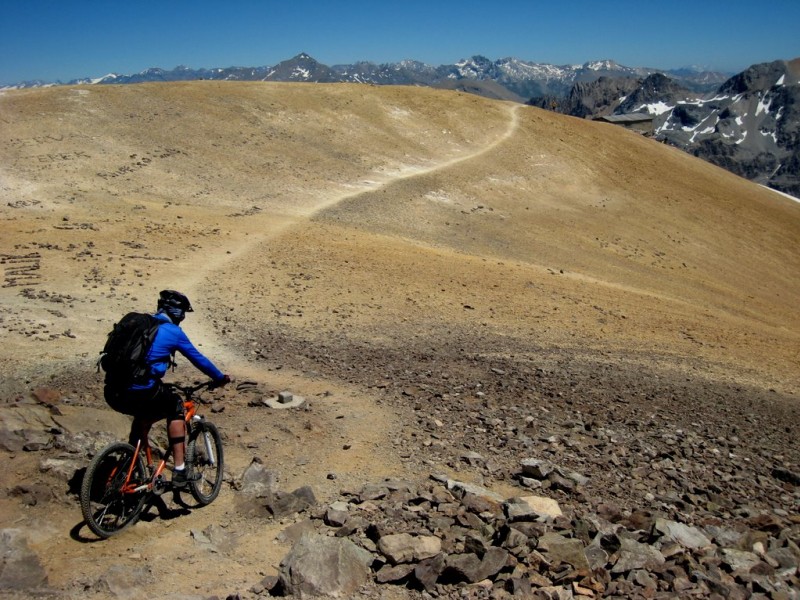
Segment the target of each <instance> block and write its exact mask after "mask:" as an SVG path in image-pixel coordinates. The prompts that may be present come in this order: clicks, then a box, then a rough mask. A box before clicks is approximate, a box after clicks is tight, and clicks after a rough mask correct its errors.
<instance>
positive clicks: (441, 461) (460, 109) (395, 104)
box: [0, 82, 800, 597]
mask: <svg viewBox="0 0 800 600" xmlns="http://www.w3.org/2000/svg"><path fill="white" fill-rule="evenodd" d="M0 131H2V136H0V215H2V221H0V227H1V228H2V230H1V231H2V235H1V236H0V257H1V259H2V260H1V262H2V267H3V269H4V273H3V276H4V279H3V286H2V288H0V298H1V299H2V302H1V303H0V323H1V324H2V327H1V328H0V345H1V347H2V350H0V361H2V362H1V363H0V364H2V368H3V374H4V378H3V382H2V384H0V403H2V404H3V405H5V410H7V411H10V410H12V409H13V410H17V411H19V410H22V409H21V408H20V407H21V406H22V407H25V406H29V407H32V406H33V404H35V403H34V402H33V401H31V400H30V399H29V394H30V392H31V391H32V390H34V389H38V388H44V387H46V388H50V389H51V390H55V391H56V392H57V394H58V396H59V397H60V404H59V406H60V408H59V410H60V412H61V413H62V416H61V418H62V419H64V420H66V421H69V425H68V426H67V425H63V424H62V425H61V426H62V427H64V428H65V429H67V430H69V431H70V433H76V432H79V431H81V430H82V429H83V430H86V431H90V432H91V431H93V432H97V431H104V432H110V433H114V434H115V435H117V436H123V435H124V434H125V421H124V418H123V419H122V420H119V419H116V420H115V415H113V414H112V413H111V412H110V411H108V410H107V409H105V405H104V404H103V402H102V397H101V394H100V376H99V375H97V374H96V373H95V364H94V363H95V360H96V357H97V353H98V351H99V349H100V348H101V347H102V345H103V341H104V337H105V334H106V333H107V331H108V330H109V329H110V328H111V326H112V324H113V323H114V322H115V321H116V320H117V319H118V318H119V317H120V316H121V315H122V314H123V313H124V312H127V311H128V310H152V309H154V308H155V299H156V297H157V294H158V291H159V290H161V289H164V288H174V289H178V290H181V291H183V292H185V293H186V294H187V295H188V296H189V297H190V298H191V300H192V303H193V305H194V306H195V311H196V312H195V313H193V314H191V315H190V316H189V318H188V319H187V321H186V322H185V324H184V328H185V329H186V331H187V333H188V334H189V336H190V337H191V338H192V339H193V341H194V342H195V343H196V344H197V345H198V346H199V347H200V348H201V350H202V351H203V352H206V353H207V354H208V355H209V356H210V357H211V358H212V359H213V360H214V361H215V362H216V363H217V364H218V365H219V366H220V367H221V368H222V369H223V370H224V371H226V372H229V373H230V374H231V375H232V377H234V379H236V380H238V381H240V382H242V381H250V382H253V385H255V386H256V387H257V388H258V389H259V390H261V391H262V392H263V393H265V394H269V393H272V392H274V391H277V390H280V389H285V388H291V389H292V390H293V391H295V392H296V393H298V394H301V395H304V396H307V397H310V398H313V401H312V403H311V406H310V408H308V410H306V411H305V412H299V413H298V412H293V413H291V414H290V416H286V417H284V414H288V413H282V414H280V415H276V414H271V413H268V412H266V411H262V412H253V411H252V409H249V408H248V405H247V402H248V397H246V394H237V392H236V390H235V389H234V388H230V389H227V390H226V391H224V392H223V393H222V394H221V395H220V397H221V398H222V399H223V402H222V404H223V405H225V407H226V408H225V410H224V411H223V412H220V413H218V414H216V415H214V421H215V422H216V423H218V425H219V426H220V428H221V429H223V431H224V433H225V435H226V445H227V446H226V448H227V450H228V465H229V470H230V475H231V478H232V479H236V478H238V477H239V476H240V475H241V472H242V470H243V469H244V468H245V467H246V466H247V464H248V463H249V461H250V459H251V458H252V457H253V456H258V457H259V458H261V459H263V460H264V461H265V463H267V464H269V465H271V466H273V467H275V468H276V469H278V470H279V472H280V473H281V482H282V485H285V486H286V487H292V486H294V487H297V486H299V485H311V486H312V487H314V490H315V492H316V493H317V495H318V496H319V497H320V498H321V499H322V500H326V501H327V500H330V499H332V498H334V497H335V496H336V494H338V493H340V492H341V490H342V489H345V488H346V487H348V486H350V487H351V488H357V487H358V486H360V485H362V484H364V483H367V482H369V481H371V480H372V479H374V478H383V477H405V478H412V479H413V478H414V477H422V478H424V477H425V476H426V475H427V474H428V473H431V472H440V471H444V472H453V471H454V470H455V471H459V470H461V469H463V465H462V464H461V463H460V462H459V459H458V456H459V453H460V452H462V451H464V450H465V448H466V449H469V448H470V445H472V447H473V449H474V448H475V447H476V446H477V447H478V448H479V449H481V448H482V449H483V450H486V451H487V452H489V451H491V450H490V449H491V446H492V444H493V441H492V437H491V432H490V433H487V432H486V431H485V430H484V429H481V430H480V431H479V432H478V433H479V435H478V437H476V438H473V439H472V441H471V442H470V441H467V440H465V439H464V438H463V433H464V428H463V426H462V425H463V422H462V421H459V419H460V418H462V417H463V414H461V415H460V414H459V413H460V412H462V411H461V409H460V407H470V410H478V412H480V410H481V409H480V408H479V407H480V406H481V403H482V402H483V403H484V404H485V406H484V408H485V409H486V410H488V411H491V410H493V408H492V407H493V406H494V407H496V406H509V405H515V406H519V407H520V411H522V412H525V411H527V413H529V414H534V415H537V417H536V418H537V419H538V418H540V417H541V418H542V419H546V418H547V417H544V416H542V412H541V411H542V410H544V412H545V413H550V412H554V413H559V414H561V412H563V413H564V414H567V413H570V414H571V413H575V414H578V415H581V414H582V413H583V414H592V415H594V418H596V419H600V418H603V419H608V421H609V422H610V423H613V422H614V416H615V413H617V411H621V412H619V413H617V414H618V415H621V414H624V415H627V417H626V418H624V419H623V421H627V422H628V423H633V422H634V421H637V422H639V423H640V422H641V420H642V419H644V418H645V414H646V413H648V412H649V411H654V413H655V414H656V415H660V417H661V418H662V419H663V422H662V424H663V423H667V425H664V426H665V427H667V428H669V427H671V426H672V424H676V426H677V425H678V424H679V425H681V426H683V427H690V426H693V425H697V427H698V429H703V427H705V430H706V433H707V435H709V436H710V437H711V438H715V437H716V436H718V435H720V436H729V435H733V433H731V432H735V433H736V435H737V439H745V440H747V443H748V444H749V445H748V446H747V447H746V448H739V449H737V450H736V452H741V453H742V454H744V455H746V456H758V455H759V452H760V451H761V449H762V448H768V449H769V452H770V454H769V455H768V456H767V455H764V456H762V457H761V458H759V460H761V461H762V462H761V463H758V464H759V465H761V466H763V467H764V468H769V467H772V466H776V465H781V466H783V467H785V468H787V469H790V470H792V469H793V470H794V472H797V471H798V469H799V468H800V462H798V461H800V457H799V456H798V451H797V447H796V439H797V436H798V433H800V432H799V431H798V425H797V423H798V419H797V417H798V413H799V412H800V406H798V398H797V394H798V393H800V368H799V365H800V256H799V255H798V253H797V249H798V247H799V246H800V204H797V203H795V202H792V201H791V200H789V199H787V198H786V197H783V196H781V195H778V194H776V193H774V192H772V191H770V190H767V189H764V188H761V187H759V186H756V185H754V184H751V183H749V182H747V181H745V180H743V179H740V178H738V177H735V176H733V175H731V174H729V173H727V172H725V171H723V170H721V169H718V168H716V167H713V166H711V165H709V164H707V163H705V162H703V161H701V160H698V159H694V158H692V157H689V156H687V155H685V154H683V153H681V152H680V151H677V150H675V149H671V148H669V147H667V146H664V145H660V144H658V143H655V142H653V141H652V140H648V139H645V138H643V137H640V136H638V135H636V134H633V133H630V132H626V131H624V130H622V129H620V128H616V127H614V126H611V125H606V124H599V123H591V122H585V121H582V120H578V119H573V118H570V117H563V116H559V115H556V114H553V113H549V112H545V111H542V110H538V109H535V108H532V107H527V106H522V105H517V104H512V103H505V102H497V101H490V100H486V99H482V98H479V97H476V96H473V95H468V94H464V93H457V92H450V91H441V90H438V91H437V90H432V89H424V88H403V87H372V86H363V85H311V84H309V85H301V84H260V83H221V82H195V83H175V84H163V85H161V84H146V85H129V86H119V87H117V86H103V87H99V86H98V87H91V88H89V87H58V88H51V89H37V90H19V91H14V92H7V93H4V94H2V95H0ZM192 376H193V373H192V372H191V368H190V367H189V366H188V365H187V363H186V361H183V363H182V364H181V366H180V367H179V369H178V371H177V372H176V374H175V377H177V378H178V379H181V378H184V379H188V378H190V377H192ZM623 397H624V398H625V402H624V406H619V405H617V404H615V402H617V401H619V400H620V399H621V398H623ZM631 402H632V403H633V404H631ZM36 408H38V407H36ZM31 410H33V408H31ZM426 411H430V412H429V413H426ZM422 413H425V414H427V416H426V417H424V418H423V417H422V416H420V415H421V414H422ZM15 414H16V413H15ZM87 415H90V416H87ZM26 418H28V419H30V418H32V417H30V415H27V417H26ZM428 418H431V419H436V420H437V422H438V423H440V424H441V425H439V427H441V430H440V431H439V432H438V434H437V435H436V436H434V438H433V440H434V441H431V438H429V437H428V435H427V434H426V433H425V431H426V429H425V427H424V426H423V423H427V422H428ZM649 418H650V419H651V420H652V419H653V418H654V417H653V416H652V415H650V417H649ZM9 419H10V418H7V419H6V422H7V423H8V422H11V421H10V420H9ZM448 419H450V420H448ZM698 422H699V423H700V424H699V425H698ZM28 424H29V425H30V421H28ZM7 428H8V430H9V431H13V428H11V427H10V426H8V427H7ZM18 429H19V428H18ZM467 430H469V427H468V428H467ZM629 433H631V435H632V436H633V437H635V436H636V434H635V433H632V432H629ZM481 436H483V437H481ZM0 452H2V453H3V454H5V455H6V456H10V457H11V459H13V460H10V459H9V460H6V459H4V462H5V463H6V464H9V465H12V466H11V467H10V468H9V469H6V470H5V472H4V473H3V474H2V475H0V486H1V487H2V488H3V489H5V490H7V492H8V493H7V494H5V497H3V498H2V499H0V510H1V511H2V512H1V513H0V514H2V518H0V526H2V527H5V528H9V527H20V526H23V525H24V526H25V527H28V528H29V529H30V530H31V531H32V532H33V533H31V535H30V539H29V544H30V546H31V547H32V548H33V550H34V552H36V554H37V555H38V556H39V557H40V559H41V560H42V562H43V564H44V568H45V570H46V571H47V574H48V579H49V585H50V586H52V588H54V589H56V590H61V592H62V593H64V594H79V593H81V592H82V590H84V589H89V590H91V591H93V593H96V594H99V595H103V594H108V595H111V596H114V595H118V596H119V595H120V594H118V593H117V592H115V591H114V586H113V585H112V586H110V587H109V586H108V585H106V587H103V586H101V585H100V584H98V581H100V579H99V578H101V576H102V573H103V568H104V565H105V566H107V565H108V564H109V562H110V563H114V564H131V565H133V564H136V565H137V568H138V567H139V566H141V564H142V563H141V559H142V558H144V560H145V563H146V564H147V568H148V569H149V571H148V573H149V575H148V576H149V577H150V578H151V579H152V581H150V579H148V580H147V581H150V583H147V584H143V585H144V587H143V588H142V589H144V590H147V589H150V588H148V587H147V586H148V585H153V586H157V585H163V586H166V587H159V588H157V589H159V590H162V591H163V590H166V591H167V592H169V593H175V594H178V593H181V592H182V593H190V592H191V593H198V594H201V595H202V594H206V595H208V594H212V593H215V594H221V595H223V597H224V595H225V594H227V593H233V592H235V591H236V590H237V589H239V590H242V589H247V587H248V586H249V585H252V584H254V583H256V582H257V581H258V580H259V579H260V577H261V576H263V575H265V574H268V573H273V572H275V569H276V567H277V563H278V562H279V561H280V558H281V557H282V555H283V554H284V553H285V552H286V549H287V547H286V546H285V545H281V544H277V545H276V543H274V542H273V540H274V539H275V536H276V535H277V533H278V532H279V531H280V529H281V523H277V522H275V521H269V522H264V523H259V524H253V523H252V522H250V521H248V520H246V519H243V518H242V517H241V515H239V514H237V512H236V506H235V503H234V500H233V499H232V498H231V497H232V495H233V492H232V491H228V492H227V494H226V492H223V495H222V496H221V497H220V499H219V500H218V501H217V502H216V503H215V504H214V505H212V506H210V507H208V508H207V509H203V510H201V511H194V512H192V513H191V514H189V515H184V516H181V517H179V518H177V519H174V520H169V521H164V520H161V519H158V518H156V519H153V520H149V521H147V522H143V523H140V524H138V525H137V526H136V527H135V528H134V529H133V530H131V531H130V532H126V533H125V534H123V535H122V536H120V537H119V538H114V539H112V540H109V541H108V542H104V543H102V544H87V543H81V540H83V541H85V539H83V538H82V537H81V534H79V533H75V531H73V533H72V536H70V532H69V530H70V529H71V528H73V527H75V528H77V530H79V525H80V523H79V521H80V511H79V510H78V508H77V505H76V504H75V502H74V497H72V496H70V495H69V494H66V493H65V490H64V489H62V488H64V487H65V485H66V484H65V483H64V482H61V484H60V485H56V486H55V487H56V488H57V489H56V490H55V497H54V498H50V499H47V500H46V501H44V500H41V499H40V500H39V501H38V502H35V503H34V504H35V505H34V506H27V505H25V503H24V502H22V501H21V500H20V495H19V494H15V493H12V491H13V489H14V486H17V485H18V484H20V482H23V483H25V482H27V483H28V484H31V485H33V483H38V482H41V481H44V482H45V483H48V485H51V484H52V481H53V475H52V474H49V473H45V474H38V473H37V470H38V469H37V466H38V467H39V468H41V463H40V461H41V460H43V459H42V457H41V456H39V455H37V453H35V452H20V451H17V452H9V451H7V449H6V450H0ZM531 452H533V451H532V450H529V449H527V448H526V449H525V450H524V451H521V454H518V455H514V454H513V453H512V454H509V453H508V449H505V450H503V452H500V451H498V454H497V456H496V460H497V461H498V462H499V463H501V464H502V465H503V468H504V469H505V473H506V474H508V473H510V472H511V470H512V467H511V465H512V464H513V463H514V462H515V461H518V460H519V459H520V458H525V456H527V455H528V454H530V453H531ZM526 453H527V454H526ZM454 457H455V458H454ZM72 458H74V459H75V461H76V463H80V462H81V461H83V462H84V463H85V461H87V460H88V457H86V456H78V457H74V456H73V457H72ZM698 460H701V459H698ZM701 462H702V461H701ZM748 468H749V467H748ZM607 470H608V465H606V467H602V466H601V467H598V473H602V472H603V471H607ZM331 474H335V475H336V477H335V478H334V477H329V475H331ZM460 476H461V477H462V478H467V479H472V480H480V482H482V483H485V484H487V485H491V484H492V483H494V484H496V485H497V486H498V488H499V489H502V490H503V491H504V492H505V493H508V494H512V493H513V489H514V488H513V482H511V481H510V478H509V477H507V476H503V477H500V476H495V477H492V471H491V470H489V471H484V472H481V473H471V472H469V470H467V472H462V473H460ZM597 481H598V485H597V488H596V489H595V490H594V491H595V492H596V494H597V495H596V496H595V497H594V499H593V500H592V501H591V502H592V505H595V504H597V503H598V502H602V501H603V500H607V499H608V498H604V497H602V494H603V493H604V490H606V491H608V492H609V493H610V494H612V495H615V496H614V497H615V498H616V499H617V500H618V501H620V502H626V503H627V502H629V503H631V504H632V505H635V504H636V502H637V500H636V499H635V498H633V497H631V496H630V495H629V494H628V493H627V492H626V491H625V490H624V489H620V490H618V493H617V492H615V491H613V490H612V488H611V487H609V485H606V484H607V482H606V483H605V484H603V483H602V481H603V480H602V475H601V474H599V475H598V480H597ZM743 493H744V492H743ZM748 493H749V492H748ZM787 494H788V496H787V497H788V498H789V499H788V500H783V499H781V500H778V499H774V501H775V503H776V505H780V506H781V507H782V510H784V511H789V512H790V513H792V514H795V515H796V514H797V510H798V495H797V491H796V489H795V491H794V493H793V495H792V493H788V492H787ZM621 498H626V500H621ZM751 500H752V501H753V502H755V503H759V502H762V501H763V502H767V501H766V500H764V499H763V498H755V497H753V498H751ZM220 523H222V525H223V527H224V528H227V530H228V531H235V532H236V535H237V536H238V538H237V539H238V542H237V544H236V549H235V550H231V549H229V551H228V552H222V553H218V552H216V551H215V552H214V553H213V554H209V552H208V551H207V550H206V549H204V548H200V549H198V548H197V547H196V546H197V544H195V545H194V546H192V545H191V543H190V542H191V540H189V538H188V531H189V530H190V529H191V530H199V529H202V528H203V527H205V526H207V525H209V524H220ZM179 544H188V546H187V548H186V549H183V548H182V549H181V550H180V551H179V552H178V555H179V556H180V557H182V558H183V559H184V560H185V561H186V562H187V563H188V564H191V565H197V566H199V567H200V568H202V569H204V570H205V572H206V573H207V576H206V577H204V578H203V581H202V582H197V584H196V585H195V586H194V588H193V589H191V590H186V589H185V588H184V587H182V586H181V583H180V582H179V581H176V580H175V579H174V578H173V579H171V580H169V581H168V582H167V583H166V584H164V583H163V581H162V583H160V584H159V580H163V579H164V576H165V574H167V573H170V572H171V570H173V569H178V570H180V569H181V567H179V566H176V564H169V565H167V564H162V558H163V557H164V556H168V555H170V554H173V553H174V552H175V548H176V546H177V545H179ZM130 554H133V555H135V556H136V557H139V559H140V560H139V562H137V563H133V562H131V559H129V558H123V555H130ZM209 569H210V570H209ZM259 574H260V575H259ZM76 582H77V583H76ZM109 589H111V591H110V592H109ZM176 597H177V596H176ZM187 597H188V596H187ZM201 597H202V596H201Z"/></svg>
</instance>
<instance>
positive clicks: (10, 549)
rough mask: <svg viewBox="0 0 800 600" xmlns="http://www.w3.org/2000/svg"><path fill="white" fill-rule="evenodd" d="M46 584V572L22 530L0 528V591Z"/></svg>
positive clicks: (27, 588)
mask: <svg viewBox="0 0 800 600" xmlns="http://www.w3.org/2000/svg"><path fill="white" fill-rule="evenodd" d="M46 585H47V573H46V572H45V570H44V567H43V566H42V563H41V562H40V561H39V557H38V556H36V554H35V553H34V552H33V551H32V550H31V549H30V548H29V547H28V540H27V539H26V538H25V536H24V535H23V534H22V532H21V531H20V530H19V529H2V530H0V591H3V590H5V591H9V590H16V591H21V590H34V589H37V588H41V587H43V586H46Z"/></svg>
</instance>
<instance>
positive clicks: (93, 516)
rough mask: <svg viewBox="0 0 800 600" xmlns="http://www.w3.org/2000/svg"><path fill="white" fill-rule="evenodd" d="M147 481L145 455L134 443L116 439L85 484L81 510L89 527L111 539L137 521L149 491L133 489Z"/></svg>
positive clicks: (88, 473) (97, 458) (89, 469)
mask: <svg viewBox="0 0 800 600" xmlns="http://www.w3.org/2000/svg"><path fill="white" fill-rule="evenodd" d="M146 480H147V475H146V472H145V468H144V463H143V462H142V458H141V456H139V455H137V454H136V448H134V447H133V446H131V445H130V444H126V443H124V442H116V443H114V444H111V445H110V446H107V447H106V448H104V449H103V450H102V451H101V452H100V453H99V454H97V455H96V456H95V457H94V459H92V462H91V463H89V466H88V467H87V468H86V474H85V475H84V476H83V483H82V484H81V511H82V512H83V519H84V520H85V521H86V524H87V525H88V526H89V529H91V530H92V531H93V532H94V533H95V534H97V535H99V536H100V537H101V538H109V537H111V536H112V535H114V534H115V533H119V532H120V531H122V530H123V529H125V528H126V527H130V526H131V525H133V524H134V523H136V521H138V520H139V517H140V516H141V515H142V509H143V508H144V503H145V494H144V493H143V492H134V491H132V489H133V488H134V487H136V486H137V485H140V484H142V483H144V482H145V481H146Z"/></svg>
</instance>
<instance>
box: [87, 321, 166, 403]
mask: <svg viewBox="0 0 800 600" xmlns="http://www.w3.org/2000/svg"><path fill="white" fill-rule="evenodd" d="M161 323H162V321H160V320H159V319H156V318H155V317H154V316H153V315H148V314H143V313H135V312H131V313H128V314H127V315H125V316H124V317H122V319H121V320H120V322H119V323H116V324H114V329H112V330H111V332H110V333H109V334H108V340H107V341H106V345H105V346H104V347H103V350H102V351H101V352H100V360H98V361H97V364H98V366H99V367H102V368H103V371H105V372H106V385H107V386H110V387H112V388H114V389H116V390H120V391H121V390H125V389H127V388H128V387H130V386H131V384H133V383H135V382H137V381H143V380H147V379H148V376H149V375H150V373H149V372H148V369H147V363H146V361H145V359H146V358H147V353H148V352H149V351H150V347H151V346H152V345H153V340H154V339H155V337H156V332H157V331H158V327H159V325H161Z"/></svg>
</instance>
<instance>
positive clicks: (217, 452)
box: [186, 421, 224, 506]
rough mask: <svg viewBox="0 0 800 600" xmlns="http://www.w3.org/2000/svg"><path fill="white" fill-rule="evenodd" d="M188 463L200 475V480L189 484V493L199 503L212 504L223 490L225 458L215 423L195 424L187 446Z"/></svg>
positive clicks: (203, 504)
mask: <svg viewBox="0 0 800 600" xmlns="http://www.w3.org/2000/svg"><path fill="white" fill-rule="evenodd" d="M186 462H187V464H188V466H189V468H191V469H193V470H194V472H195V473H199V474H200V479H198V480H197V481H192V482H191V483H190V484H189V491H190V492H191V493H192V497H194V499H195V500H197V502H198V503H199V504H200V505H202V506H205V505H206V504H211V503H212V502H213V501H214V499H215V498H216V497H217V496H218V495H219V491H220V489H221V488H222V476H223V467H224V463H223V457H222V438H221V437H220V435H219V430H218V429H217V427H216V426H215V425H214V424H213V423H208V422H205V421H204V422H200V423H196V424H194V426H193V427H192V431H191V433H190V434H189V442H188V443H187V444H186Z"/></svg>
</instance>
